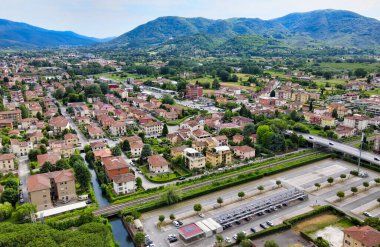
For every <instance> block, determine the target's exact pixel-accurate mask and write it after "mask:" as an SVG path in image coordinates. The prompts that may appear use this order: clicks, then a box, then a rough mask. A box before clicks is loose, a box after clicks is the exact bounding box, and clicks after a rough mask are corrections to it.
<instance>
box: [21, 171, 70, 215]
mask: <svg viewBox="0 0 380 247" xmlns="http://www.w3.org/2000/svg"><path fill="white" fill-rule="evenodd" d="M27 187H28V193H29V198H30V201H31V203H32V204H33V205H36V206H37V211H42V210H46V209H49V208H52V207H53V201H58V202H69V201H70V200H72V199H75V198H77V195H76V192H75V176H74V172H73V171H72V170H62V171H56V172H49V173H42V174H36V175H32V176H30V177H29V178H28V181H27Z"/></svg>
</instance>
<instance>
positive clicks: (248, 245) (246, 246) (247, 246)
mask: <svg viewBox="0 0 380 247" xmlns="http://www.w3.org/2000/svg"><path fill="white" fill-rule="evenodd" d="M240 246H241V247H252V242H251V240H249V239H243V240H242V241H241V242H240Z"/></svg>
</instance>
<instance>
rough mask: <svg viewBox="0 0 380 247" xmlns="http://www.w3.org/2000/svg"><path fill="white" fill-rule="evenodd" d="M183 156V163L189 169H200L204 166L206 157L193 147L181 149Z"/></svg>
mask: <svg viewBox="0 0 380 247" xmlns="http://www.w3.org/2000/svg"><path fill="white" fill-rule="evenodd" d="M183 152H184V156H185V164H186V166H187V167H189V169H200V168H203V167H205V166H206V157H205V156H204V155H203V154H202V153H201V152H198V151H197V150H195V149H194V148H186V149H185V150H183Z"/></svg>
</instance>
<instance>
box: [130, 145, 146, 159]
mask: <svg viewBox="0 0 380 247" xmlns="http://www.w3.org/2000/svg"><path fill="white" fill-rule="evenodd" d="M129 146H130V148H131V155H132V157H140V155H141V152H142V149H143V147H144V143H143V142H142V141H137V142H131V143H129Z"/></svg>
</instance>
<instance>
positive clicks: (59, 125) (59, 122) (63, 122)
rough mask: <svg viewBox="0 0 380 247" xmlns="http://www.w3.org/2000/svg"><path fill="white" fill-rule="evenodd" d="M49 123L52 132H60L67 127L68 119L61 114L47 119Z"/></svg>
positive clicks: (68, 126)
mask: <svg viewBox="0 0 380 247" xmlns="http://www.w3.org/2000/svg"><path fill="white" fill-rule="evenodd" d="M49 125H50V127H51V128H52V130H53V133H54V134H55V135H57V134H60V133H62V131H64V130H65V129H69V128H70V125H69V121H68V120H67V119H66V118H65V117H63V116H58V117H53V118H51V119H50V121H49Z"/></svg>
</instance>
